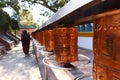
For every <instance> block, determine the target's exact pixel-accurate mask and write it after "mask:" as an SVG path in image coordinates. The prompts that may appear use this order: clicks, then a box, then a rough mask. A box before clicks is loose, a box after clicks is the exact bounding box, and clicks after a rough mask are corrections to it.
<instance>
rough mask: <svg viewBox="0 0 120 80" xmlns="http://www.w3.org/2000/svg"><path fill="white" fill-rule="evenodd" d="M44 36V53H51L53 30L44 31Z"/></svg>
mask: <svg viewBox="0 0 120 80" xmlns="http://www.w3.org/2000/svg"><path fill="white" fill-rule="evenodd" d="M44 36H45V48H46V51H53V47H54V46H53V43H54V42H53V30H45V31H44Z"/></svg>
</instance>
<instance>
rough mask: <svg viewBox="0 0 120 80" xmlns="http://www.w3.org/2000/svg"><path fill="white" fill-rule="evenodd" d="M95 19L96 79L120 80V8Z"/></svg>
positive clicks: (94, 70) (94, 68) (94, 73)
mask: <svg viewBox="0 0 120 80" xmlns="http://www.w3.org/2000/svg"><path fill="white" fill-rule="evenodd" d="M93 19H94V39H93V46H94V64H93V77H94V80H120V72H119V70H120V58H119V56H120V10H114V11H109V12H106V13H102V14H98V15H96V16H94V18H93Z"/></svg>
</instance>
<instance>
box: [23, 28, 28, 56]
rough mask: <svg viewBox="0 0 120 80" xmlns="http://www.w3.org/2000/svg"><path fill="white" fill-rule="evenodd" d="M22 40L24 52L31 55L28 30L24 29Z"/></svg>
mask: <svg viewBox="0 0 120 80" xmlns="http://www.w3.org/2000/svg"><path fill="white" fill-rule="evenodd" d="M21 41H22V47H23V52H24V54H25V56H29V47H30V36H29V35H28V34H27V31H26V30H23V31H22V34H21Z"/></svg>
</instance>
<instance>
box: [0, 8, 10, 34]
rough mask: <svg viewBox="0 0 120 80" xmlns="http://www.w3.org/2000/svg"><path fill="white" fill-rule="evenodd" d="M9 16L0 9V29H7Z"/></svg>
mask: <svg viewBox="0 0 120 80" xmlns="http://www.w3.org/2000/svg"><path fill="white" fill-rule="evenodd" d="M9 25H10V16H9V14H7V13H6V12H5V11H3V10H2V9H0V31H1V32H6V31H8V30H9Z"/></svg>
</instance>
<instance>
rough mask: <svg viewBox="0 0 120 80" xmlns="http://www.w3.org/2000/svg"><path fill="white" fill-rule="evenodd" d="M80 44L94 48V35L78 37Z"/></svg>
mask: <svg viewBox="0 0 120 80" xmlns="http://www.w3.org/2000/svg"><path fill="white" fill-rule="evenodd" d="M78 46H79V47H83V48H86V49H90V50H93V37H78Z"/></svg>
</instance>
